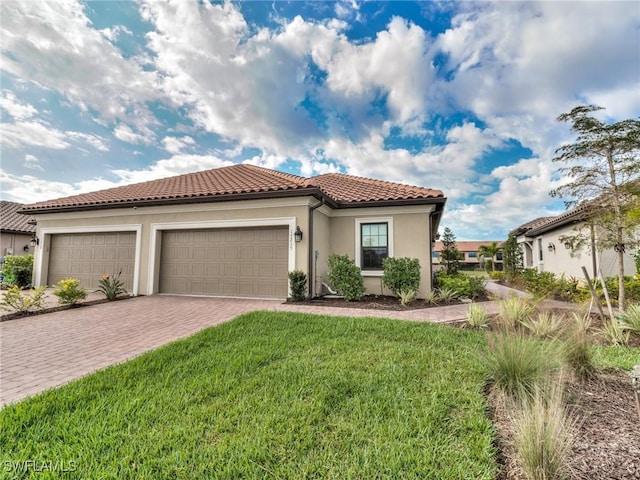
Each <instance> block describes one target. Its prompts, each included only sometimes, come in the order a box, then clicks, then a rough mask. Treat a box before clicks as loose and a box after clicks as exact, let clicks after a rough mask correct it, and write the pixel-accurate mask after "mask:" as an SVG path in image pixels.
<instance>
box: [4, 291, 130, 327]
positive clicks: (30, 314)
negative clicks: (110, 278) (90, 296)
mask: <svg viewBox="0 0 640 480" xmlns="http://www.w3.org/2000/svg"><path fill="white" fill-rule="evenodd" d="M128 298H134V297H132V296H130V295H125V296H121V297H116V298H115V299H114V300H108V299H106V298H102V299H99V300H89V301H88V302H81V303H76V304H75V305H59V306H57V307H49V308H43V309H42V310H37V311H34V312H22V313H18V312H16V313H6V314H4V315H2V316H0V322H6V321H8V320H17V319H19V318H25V317H34V316H36V315H42V314H43V313H53V312H62V311H64V310H70V309H72V308H82V307H89V306H91V305H99V304H101V303H107V302H117V301H120V300H127V299H128Z"/></svg>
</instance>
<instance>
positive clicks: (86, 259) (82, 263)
mask: <svg viewBox="0 0 640 480" xmlns="http://www.w3.org/2000/svg"><path fill="white" fill-rule="evenodd" d="M135 254H136V233H135V232H105V233H65V234H57V235H52V237H51V249H50V253H49V273H48V277H47V284H48V285H53V284H55V283H57V282H59V281H60V280H63V279H65V278H77V279H78V280H80V284H81V285H82V286H83V287H84V288H88V289H95V288H98V282H99V281H100V278H101V277H102V275H104V274H109V275H114V274H117V273H118V272H119V271H120V270H122V275H121V276H120V279H121V280H122V281H123V282H124V286H125V288H126V289H127V291H129V292H131V291H132V290H133V272H134V266H135Z"/></svg>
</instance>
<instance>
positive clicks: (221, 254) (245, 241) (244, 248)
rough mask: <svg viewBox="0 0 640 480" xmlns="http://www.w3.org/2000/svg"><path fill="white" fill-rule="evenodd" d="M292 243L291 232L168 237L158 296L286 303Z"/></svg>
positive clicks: (247, 230)
mask: <svg viewBox="0 0 640 480" xmlns="http://www.w3.org/2000/svg"><path fill="white" fill-rule="evenodd" d="M288 238H289V230H288V228H287V227H284V228H280V227H277V228H276V227H273V228H234V229H213V230H175V231H165V232H164V233H163V235H162V248H161V252H162V253H161V258H160V292H162V293H178V294H192V295H220V296H231V297H264V298H286V297H287V294H288V281H287V271H288V268H287V266H288V251H287V248H288Z"/></svg>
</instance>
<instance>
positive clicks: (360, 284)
mask: <svg viewBox="0 0 640 480" xmlns="http://www.w3.org/2000/svg"><path fill="white" fill-rule="evenodd" d="M328 279H329V283H330V284H331V286H332V287H333V288H334V289H335V290H337V291H338V292H339V293H341V294H342V295H343V296H344V299H345V300H346V301H347V302H350V301H352V300H360V299H361V298H362V296H363V295H364V292H365V288H364V280H363V279H362V274H361V273H360V269H359V268H358V267H357V266H356V264H355V262H354V261H353V260H351V259H350V258H349V255H338V254H336V253H334V254H332V255H329V274H328Z"/></svg>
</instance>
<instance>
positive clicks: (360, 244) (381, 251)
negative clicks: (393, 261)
mask: <svg viewBox="0 0 640 480" xmlns="http://www.w3.org/2000/svg"><path fill="white" fill-rule="evenodd" d="M355 247H356V264H357V265H358V267H360V270H362V273H363V275H367V274H373V275H380V274H382V261H383V260H384V259H385V258H388V257H393V219H392V218H390V217H389V218H387V217H384V218H357V219H356V245H355Z"/></svg>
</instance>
